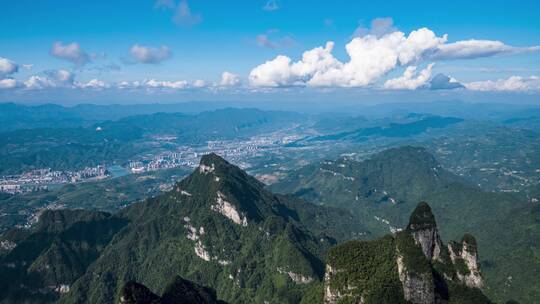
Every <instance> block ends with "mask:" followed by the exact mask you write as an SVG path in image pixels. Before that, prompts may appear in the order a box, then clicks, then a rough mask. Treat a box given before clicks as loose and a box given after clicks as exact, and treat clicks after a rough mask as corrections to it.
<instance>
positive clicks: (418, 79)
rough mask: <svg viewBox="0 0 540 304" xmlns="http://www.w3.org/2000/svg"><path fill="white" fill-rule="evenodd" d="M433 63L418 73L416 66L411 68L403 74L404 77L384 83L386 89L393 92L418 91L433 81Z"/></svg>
mask: <svg viewBox="0 0 540 304" xmlns="http://www.w3.org/2000/svg"><path fill="white" fill-rule="evenodd" d="M432 68H433V63H431V64H429V65H428V66H427V68H425V69H423V70H422V71H420V73H417V72H416V66H409V67H407V68H406V69H405V72H403V75H402V76H401V77H398V78H393V79H389V80H387V81H386V82H385V83H384V88H386V89H393V90H416V89H417V88H419V87H423V86H425V85H426V84H427V83H428V82H429V80H430V79H431V70H432Z"/></svg>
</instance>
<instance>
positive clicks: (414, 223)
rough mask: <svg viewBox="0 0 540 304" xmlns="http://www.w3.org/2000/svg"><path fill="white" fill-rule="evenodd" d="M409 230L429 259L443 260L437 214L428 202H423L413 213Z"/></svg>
mask: <svg viewBox="0 0 540 304" xmlns="http://www.w3.org/2000/svg"><path fill="white" fill-rule="evenodd" d="M407 231H409V233H410V234H411V235H412V237H413V238H414V241H415V243H416V244H417V245H420V246H421V247H422V252H423V253H424V255H425V256H426V258H427V259H428V260H429V261H432V260H439V261H440V260H441V247H442V241H441V238H440V236H439V231H438V230H437V223H436V222H435V216H433V213H432V212H431V208H430V207H429V205H428V204H427V203H426V202H421V203H420V204H418V207H416V209H415V210H414V212H413V213H412V215H411V218H410V221H409V225H408V226H407Z"/></svg>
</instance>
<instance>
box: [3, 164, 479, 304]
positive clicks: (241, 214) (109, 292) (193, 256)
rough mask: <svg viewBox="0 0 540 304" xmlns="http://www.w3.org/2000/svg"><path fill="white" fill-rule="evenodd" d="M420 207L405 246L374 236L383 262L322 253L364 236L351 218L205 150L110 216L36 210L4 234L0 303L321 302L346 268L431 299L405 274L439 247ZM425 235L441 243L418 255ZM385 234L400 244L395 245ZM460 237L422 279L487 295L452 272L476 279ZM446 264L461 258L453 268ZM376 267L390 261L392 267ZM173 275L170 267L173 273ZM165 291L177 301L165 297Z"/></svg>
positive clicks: (345, 251)
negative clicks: (193, 165) (33, 218)
mask: <svg viewBox="0 0 540 304" xmlns="http://www.w3.org/2000/svg"><path fill="white" fill-rule="evenodd" d="M426 206H427V205H426ZM426 206H424V205H420V206H419V209H418V210H419V211H415V213H413V216H412V218H411V223H410V224H409V227H408V228H407V230H406V233H407V234H406V235H405V234H403V235H405V236H404V238H406V243H405V244H404V245H403V246H407V247H400V246H401V245H399V244H400V243H399V240H400V239H401V237H400V235H401V234H398V235H397V236H387V237H386V238H385V239H384V240H386V241H382V242H383V243H385V242H388V240H394V239H395V240H397V241H390V243H391V244H390V247H384V246H386V245H381V246H383V247H384V248H387V249H384V250H391V252H393V253H391V252H389V255H383V254H381V253H383V251H382V250H383V247H380V250H377V251H376V252H377V256H378V257H377V259H378V261H380V263H382V264H377V263H379V262H375V261H374V260H372V259H371V258H368V259H365V260H364V259H363V258H360V259H358V258H356V259H355V260H354V263H356V264H348V263H345V264H343V263H341V262H340V261H343V258H348V257H355V256H357V254H359V253H361V254H362V255H363V256H365V257H368V256H367V255H365V254H367V253H365V252H364V251H363V250H361V251H357V249H355V248H356V247H355V246H356V245H354V244H360V246H364V245H361V244H364V243H362V242H360V243H354V242H353V243H345V244H344V245H340V246H338V247H335V248H334V249H332V250H330V251H328V250H329V249H330V248H331V247H332V246H335V245H336V244H337V242H342V241H344V240H346V239H351V238H353V237H354V236H359V235H364V232H366V228H365V227H364V226H363V225H362V222H361V221H358V220H357V219H355V218H354V217H352V216H351V214H350V213H347V212H343V211H338V210H335V209H333V208H328V207H322V206H316V205H313V204H310V203H306V202H303V201H301V200H298V199H295V198H291V197H288V196H282V195H275V194H272V193H271V192H269V191H268V190H266V189H265V187H264V185H263V184H262V183H260V182H259V181H257V180H256V179H254V178H253V177H251V176H249V175H247V174H246V173H245V172H243V171H242V170H240V169H239V168H238V167H236V166H233V165H231V164H229V163H227V162H226V161H225V160H223V159H222V158H220V157H219V156H217V155H215V154H209V155H206V156H204V157H203V158H202V159H201V162H200V165H199V167H198V168H197V169H196V170H195V171H194V172H193V173H192V174H191V175H189V176H188V177H187V178H185V179H183V180H182V181H180V182H179V183H178V184H177V185H175V187H174V188H173V190H171V191H170V192H168V193H165V194H163V195H160V196H157V197H155V198H150V199H147V200H145V201H143V202H139V203H135V204H132V205H130V206H129V207H127V208H125V209H123V210H121V211H120V212H118V213H117V214H114V215H111V214H108V213H103V212H93V211H83V210H54V211H46V212H44V213H43V214H42V216H41V218H40V221H39V222H38V224H37V225H36V226H34V227H32V228H31V229H30V230H20V229H14V230H10V231H8V232H7V233H5V234H3V235H2V236H1V238H0V241H1V242H2V249H1V250H0V270H1V271H2V273H6V274H9V275H7V276H4V275H3V276H2V280H1V281H0V285H1V286H0V287H1V288H0V297H1V299H2V302H5V303H14V302H22V301H27V302H48V301H56V300H58V299H59V301H60V303H111V302H121V303H142V302H137V301H136V299H140V297H142V298H143V299H147V300H149V301H150V302H151V303H185V302H182V301H181V299H184V300H185V298H189V297H195V298H198V299H206V300H204V301H202V302H197V303H214V302H216V301H218V300H217V299H219V300H223V301H226V302H228V303H266V302H270V303H323V302H325V303H333V302H332V301H329V300H325V299H327V298H328V296H329V294H328V290H331V293H333V294H336V293H335V292H334V291H332V290H336V291H337V290H342V288H343V287H342V286H343V285H342V284H344V283H346V282H348V281H349V282H351V284H352V283H353V282H357V281H356V280H358V279H360V278H361V274H359V273H358V274H355V273H354V271H357V270H358V269H363V268H362V267H365V269H373V271H376V272H378V273H380V275H382V276H383V277H381V279H383V280H390V281H388V282H394V283H395V284H396V285H395V286H394V287H395V290H394V291H393V292H394V293H393V294H395V295H397V296H398V298H396V299H401V301H404V300H405V299H408V300H410V301H411V302H412V303H434V302H433V301H431V302H429V301H417V300H416V298H414V297H409V296H408V295H407V290H409V289H408V288H409V287H408V286H409V282H416V281H415V280H416V279H414V278H416V275H415V273H420V272H419V271H422V270H421V269H423V268H418V269H417V268H416V267H417V266H415V264H410V263H412V261H417V260H419V261H420V262H419V263H423V265H428V266H426V267H436V266H435V262H433V261H435V260H437V259H436V258H435V260H433V259H434V258H430V257H431V254H432V253H431V252H439V253H440V252H443V251H444V250H446V249H444V250H443V248H442V247H441V246H442V243H439V242H440V240H439V238H438V233H437V231H436V229H435V224H434V219H433V215H432V214H431V211H430V210H429V207H426ZM422 212H423V213H422ZM426 212H427V213H429V214H427V215H426V214H424V213H426ZM426 218H427V222H425V220H424V219H426ZM422 221H424V222H425V224H426V225H427V226H426V225H424V222H422ZM434 229H435V230H434ZM338 231H339V232H338ZM426 231H427V232H428V233H427V234H426ZM404 233H405V232H404ZM425 235H428V237H427V240H428V242H431V243H432V244H434V245H433V246H439V247H437V248H439V249H440V250H439V251H429V252H430V253H429V255H428V254H424V253H422V252H424V251H425V249H424V243H425V239H424V236H425ZM413 238H414V240H416V241H414V240H413ZM466 241H467V242H468V243H467V244H472V243H471V242H470V241H469V239H467V240H466ZM370 242H373V243H365V244H366V246H369V247H373V246H374V248H378V247H379V245H376V244H379V243H378V242H379V241H370ZM393 242H398V243H396V244H397V245H396V246H398V247H395V246H394V245H392V244H393ZM464 242H465V241H464ZM350 244H353V245H350ZM367 244H375V245H373V246H372V245H367ZM385 244H386V243H385ZM463 244H464V243H456V245H455V246H456V247H455V251H452V252H453V253H454V254H455V256H452V257H451V259H452V261H450V260H448V259H447V256H445V257H444V260H443V261H445V262H444V263H443V264H444V265H446V266H447V267H450V268H448V269H446V268H444V270H440V271H445V273H446V274H447V275H448V278H446V277H445V278H442V279H441V278H433V280H435V281H429V280H431V279H429V280H428V281H426V282H427V283H426V284H427V285H426V284H424V285H423V286H425V288H426V289H425V290H426V292H428V293H429V294H435V290H436V289H437V290H438V288H441V287H440V286H439V285H429V284H431V283H429V282H442V281H441V280H443V281H444V282H446V285H445V286H447V287H448V289H447V290H446V289H445V290H446V291H447V293H446V294H442V293H438V295H439V294H440V296H441V297H442V298H445V299H460V297H461V298H462V296H463V295H467V294H468V293H470V292H472V293H474V294H475V295H476V296H477V297H478V298H479V299H480V298H481V299H485V297H484V296H483V295H482V293H481V292H480V291H479V290H477V289H476V287H481V285H474V286H472V285H470V284H469V283H467V282H468V281H466V280H465V279H463V278H462V277H460V276H459V274H462V275H463V276H465V275H468V273H471V271H473V272H474V275H475V276H476V277H478V278H481V274H480V273H479V272H478V271H479V270H478V269H477V268H475V267H474V265H473V266H471V264H468V262H463V263H464V264H463V263H462V262H456V261H461V260H459V259H460V257H461V256H463V255H462V253H461V252H462V250H463V249H462V248H464V247H463V246H465V245H463ZM430 246H431V245H430ZM474 246H475V247H474V248H476V245H474ZM394 248H397V251H394ZM430 248H431V247H430ZM445 248H446V247H445ZM452 248H454V247H452ZM467 248H469V247H467ZM471 248H472V247H471ZM452 250H454V249H452ZM328 252H329V255H327V253H328ZM444 252H446V251H444ZM471 252H472V253H474V252H475V251H471ZM418 253H419V254H418ZM396 254H400V255H401V254H403V259H404V260H403V261H404V263H405V264H404V265H406V268H399V267H400V266H399V265H400V264H399V262H397V261H398V260H396V257H397V255H396ZM433 254H434V255H435V253H433ZM441 256H442V253H441ZM474 256H475V253H474V254H473V257H474ZM338 259H339V260H338ZM441 259H442V258H441ZM432 260H433V261H432ZM471 261H472V262H474V260H471ZM358 263H360V264H358ZM374 263H375V264H374ZM415 263H416V262H415ZM455 263H461V264H460V265H462V266H463V265H464V267H465V268H459V269H457V270H456V265H457V264H455ZM329 265H331V266H329ZM347 265H348V266H350V267H352V268H351V270H347V272H343V273H342V272H341V271H337V272H333V271H330V272H329V267H332V269H341V268H342V267H344V266H347ZM355 265H363V266H361V267H360V268H357V267H356V266H355ZM384 265H390V268H389V269H390V272H388V270H387V268H385V267H387V266H384ZM429 265H433V266H429ZM452 265H453V266H452ZM475 265H476V264H475ZM462 266H460V267H462ZM369 267H371V268H369ZM373 267H374V268H373ZM422 267H425V266H422ZM400 269H401V270H400ZM434 269H435V268H434ZM350 271H353V272H350ZM437 271H439V270H437ZM349 272H350V273H349ZM336 273H338V274H339V275H338V276H335V274H336ZM345 274H347V276H346V277H344V275H345ZM175 276H180V277H177V278H176V279H174V280H173V281H172V282H171V279H172V278H174V277H175ZM402 276H403V278H401V277H402ZM396 278H397V280H396ZM422 278H423V277H422ZM411 280H413V281H411ZM421 280H423V279H421ZM448 280H450V281H448ZM475 282H476V281H475ZM394 283H392V284H394ZM203 286H205V287H203ZM347 286H348V285H347ZM351 286H353V285H351ZM385 286H386V285H385ZM441 286H442V285H441ZM453 286H457V287H455V288H454V287H453ZM355 287H356V285H355ZM358 287H360V285H358ZM388 287H390V286H388ZM328 288H330V289H328ZM212 289H213V290H215V292H216V295H217V297H214V296H213V291H212ZM354 290H355V291H354V295H359V296H360V297H365V299H366V300H368V299H374V300H369V301H367V302H365V303H379V302H377V301H376V300H375V299H377V298H376V297H375V298H370V295H372V294H378V295H380V293H379V291H377V290H375V289H370V288H365V289H364V288H361V289H354ZM363 291H365V293H364V292H363ZM357 292H358V293H357ZM448 292H449V293H448ZM388 296H391V295H390V294H389V295H388ZM171 297H172V298H175V299H177V300H178V301H176V302H166V301H165V299H171ZM465 298H466V297H465ZM434 299H435V298H433V300H434ZM186 303H187V302H186ZM449 303H454V302H449ZM456 303H458V302H456ZM459 303H468V302H459ZM475 303H479V302H475ZM486 303H487V302H486Z"/></svg>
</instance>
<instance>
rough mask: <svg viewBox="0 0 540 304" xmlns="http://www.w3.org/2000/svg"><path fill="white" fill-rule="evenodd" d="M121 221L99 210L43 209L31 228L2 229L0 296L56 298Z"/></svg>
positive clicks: (7, 299)
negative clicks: (5, 231)
mask: <svg viewBox="0 0 540 304" xmlns="http://www.w3.org/2000/svg"><path fill="white" fill-rule="evenodd" d="M125 224H126V221H125V220H123V219H120V218H116V217H114V216H112V215H110V214H108V213H104V212H91V211H83V210H48V211H45V212H44V213H43V214H42V215H41V217H40V220H39V222H38V223H37V225H36V226H35V227H33V228H32V229H31V230H22V229H14V230H11V231H8V232H7V233H5V234H4V235H3V236H2V237H1V239H2V241H1V243H2V247H1V248H0V272H1V273H2V275H1V276H0V300H1V301H2V303H12V302H15V303H16V302H22V301H26V302H44V301H47V300H55V299H57V298H58V297H59V295H60V294H62V293H65V292H67V291H69V286H70V284H72V283H73V282H74V281H75V280H76V279H77V278H79V277H80V276H81V275H82V274H84V272H85V271H86V268H87V267H88V266H89V265H90V264H91V263H92V262H93V261H94V260H95V259H97V258H98V256H99V255H100V253H101V251H102V250H103V248H104V247H105V245H106V244H107V243H108V242H109V241H110V240H111V239H112V237H113V236H114V234H115V233H116V232H118V231H119V230H120V229H121V228H122V227H123V226H124V225H125Z"/></svg>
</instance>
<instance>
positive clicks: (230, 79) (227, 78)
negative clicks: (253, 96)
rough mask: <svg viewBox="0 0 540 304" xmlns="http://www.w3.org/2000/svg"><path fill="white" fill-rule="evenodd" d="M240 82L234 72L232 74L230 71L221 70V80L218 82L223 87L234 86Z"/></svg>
mask: <svg viewBox="0 0 540 304" xmlns="http://www.w3.org/2000/svg"><path fill="white" fill-rule="evenodd" d="M239 84H240V77H239V76H238V75H236V74H233V73H231V72H227V71H225V72H223V73H222V74H221V81H220V82H219V85H220V86H223V87H230V86H236V85H239Z"/></svg>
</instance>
